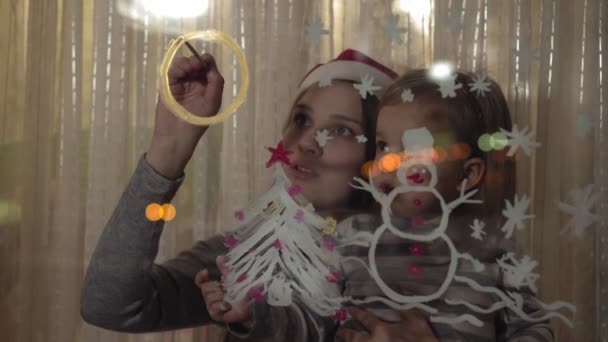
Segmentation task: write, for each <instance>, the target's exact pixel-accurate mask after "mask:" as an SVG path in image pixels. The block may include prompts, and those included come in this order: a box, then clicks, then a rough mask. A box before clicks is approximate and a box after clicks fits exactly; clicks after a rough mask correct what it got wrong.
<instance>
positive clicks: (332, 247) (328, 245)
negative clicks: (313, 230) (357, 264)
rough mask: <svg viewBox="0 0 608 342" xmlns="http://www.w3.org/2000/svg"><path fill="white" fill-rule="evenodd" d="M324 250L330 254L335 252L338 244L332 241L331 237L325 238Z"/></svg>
mask: <svg viewBox="0 0 608 342" xmlns="http://www.w3.org/2000/svg"><path fill="white" fill-rule="evenodd" d="M323 249H325V250H327V251H329V252H333V251H334V250H335V249H336V243H335V242H334V239H332V238H330V237H324V238H323Z"/></svg>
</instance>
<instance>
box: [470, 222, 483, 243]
mask: <svg viewBox="0 0 608 342" xmlns="http://www.w3.org/2000/svg"><path fill="white" fill-rule="evenodd" d="M469 227H471V229H472V230H473V233H471V237H472V238H474V239H477V240H482V239H483V235H486V232H484V231H483V230H484V228H485V227H486V224H485V223H484V222H483V221H479V220H478V219H475V220H474V221H473V224H471V225H469Z"/></svg>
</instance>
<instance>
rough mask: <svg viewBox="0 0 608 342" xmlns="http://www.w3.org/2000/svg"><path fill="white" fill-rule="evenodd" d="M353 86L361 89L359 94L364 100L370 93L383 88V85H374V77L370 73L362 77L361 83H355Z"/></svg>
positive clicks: (372, 93)
mask: <svg viewBox="0 0 608 342" xmlns="http://www.w3.org/2000/svg"><path fill="white" fill-rule="evenodd" d="M353 87H355V89H357V90H358V91H359V95H361V98H362V99H364V100H365V99H366V98H367V94H368V93H369V94H370V95H374V91H376V90H380V89H382V87H380V86H377V85H374V78H373V77H371V76H369V75H365V76H363V77H361V83H355V84H353Z"/></svg>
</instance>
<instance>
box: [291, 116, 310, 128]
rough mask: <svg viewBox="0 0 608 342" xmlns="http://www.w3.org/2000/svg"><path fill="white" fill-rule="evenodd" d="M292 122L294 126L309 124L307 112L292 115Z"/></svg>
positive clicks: (299, 126)
mask: <svg viewBox="0 0 608 342" xmlns="http://www.w3.org/2000/svg"><path fill="white" fill-rule="evenodd" d="M293 123H294V124H295V125H296V127H298V128H303V127H307V126H309V124H310V119H309V118H308V115H307V114H304V113H296V114H294V116H293Z"/></svg>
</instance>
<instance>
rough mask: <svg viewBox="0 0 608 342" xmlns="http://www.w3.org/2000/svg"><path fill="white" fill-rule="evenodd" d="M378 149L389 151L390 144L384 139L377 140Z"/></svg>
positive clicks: (382, 151) (384, 151) (378, 150)
mask: <svg viewBox="0 0 608 342" xmlns="http://www.w3.org/2000/svg"><path fill="white" fill-rule="evenodd" d="M376 151H377V152H380V153H386V152H388V151H389V148H388V144H387V143H386V142H384V141H382V140H378V141H377V142H376Z"/></svg>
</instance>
